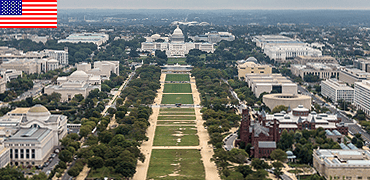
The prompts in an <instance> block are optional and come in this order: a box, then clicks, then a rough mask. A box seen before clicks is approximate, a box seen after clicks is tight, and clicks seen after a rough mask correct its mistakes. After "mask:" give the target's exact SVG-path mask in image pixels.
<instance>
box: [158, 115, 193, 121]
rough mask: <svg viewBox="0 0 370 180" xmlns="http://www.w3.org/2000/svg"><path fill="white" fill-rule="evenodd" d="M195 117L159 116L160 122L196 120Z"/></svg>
mask: <svg viewBox="0 0 370 180" xmlns="http://www.w3.org/2000/svg"><path fill="white" fill-rule="evenodd" d="M195 119H196V118H195V116H158V120H195Z"/></svg>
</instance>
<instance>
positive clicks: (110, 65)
mask: <svg viewBox="0 0 370 180" xmlns="http://www.w3.org/2000/svg"><path fill="white" fill-rule="evenodd" d="M76 66H77V71H83V72H85V73H87V74H92V75H95V76H100V78H101V79H102V81H105V80H109V78H110V76H111V73H114V74H116V75H117V76H119V61H95V62H94V68H93V69H91V64H90V63H80V64H76Z"/></svg>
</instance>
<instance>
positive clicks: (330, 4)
mask: <svg viewBox="0 0 370 180" xmlns="http://www.w3.org/2000/svg"><path fill="white" fill-rule="evenodd" d="M91 8H98V9H204V10H213V9H236V10H251V9H361V10H370V0H58V9H91Z"/></svg>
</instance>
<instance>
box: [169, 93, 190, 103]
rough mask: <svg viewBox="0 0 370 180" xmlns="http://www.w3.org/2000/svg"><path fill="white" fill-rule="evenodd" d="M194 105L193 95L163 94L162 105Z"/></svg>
mask: <svg viewBox="0 0 370 180" xmlns="http://www.w3.org/2000/svg"><path fill="white" fill-rule="evenodd" d="M176 103H181V104H194V102H193V95H191V94H163V97H162V104H176Z"/></svg>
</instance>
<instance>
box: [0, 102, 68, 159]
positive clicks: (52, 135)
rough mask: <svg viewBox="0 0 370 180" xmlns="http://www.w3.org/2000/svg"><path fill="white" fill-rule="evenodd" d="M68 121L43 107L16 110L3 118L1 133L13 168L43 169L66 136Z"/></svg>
mask: <svg viewBox="0 0 370 180" xmlns="http://www.w3.org/2000/svg"><path fill="white" fill-rule="evenodd" d="M67 121H68V119H67V117H66V116H64V115H52V114H50V112H49V111H48V109H46V108H45V107H44V106H42V105H35V106H33V107H31V108H21V109H15V110H13V111H11V112H9V113H7V114H6V115H5V116H3V117H1V119H0V127H3V128H2V129H1V131H0V133H1V134H2V135H4V136H3V137H4V138H5V139H6V140H5V141H4V142H3V145H4V148H5V149H8V150H9V154H8V158H9V159H10V165H16V166H18V165H42V164H43V163H44V162H45V161H47V160H48V158H49V157H50V154H51V153H52V152H53V150H54V149H55V148H56V146H58V145H59V140H61V139H62V138H63V137H64V136H65V135H66V134H67ZM0 155H1V152H0ZM1 157H2V156H1ZM1 162H2V161H1Z"/></svg>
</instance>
